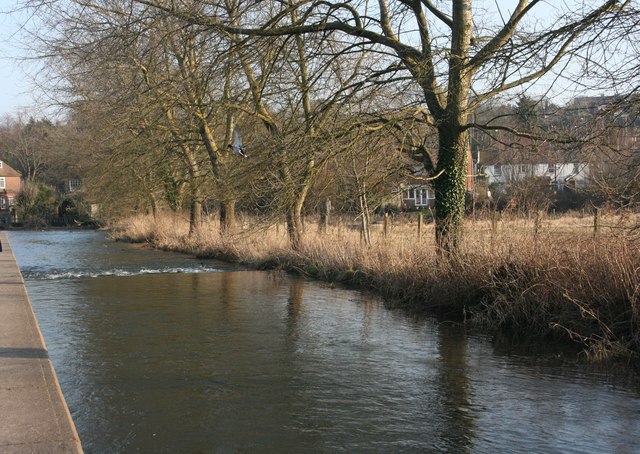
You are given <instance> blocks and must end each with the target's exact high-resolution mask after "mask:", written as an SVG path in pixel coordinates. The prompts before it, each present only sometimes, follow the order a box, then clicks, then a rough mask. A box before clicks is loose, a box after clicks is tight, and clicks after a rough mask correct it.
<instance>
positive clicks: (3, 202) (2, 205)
mask: <svg viewBox="0 0 640 454" xmlns="http://www.w3.org/2000/svg"><path fill="white" fill-rule="evenodd" d="M6 209H7V198H6V197H0V210H6Z"/></svg>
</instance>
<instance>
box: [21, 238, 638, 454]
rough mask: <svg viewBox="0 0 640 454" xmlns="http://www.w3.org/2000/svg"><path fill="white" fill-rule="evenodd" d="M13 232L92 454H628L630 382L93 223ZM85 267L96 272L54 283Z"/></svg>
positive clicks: (632, 425) (634, 426)
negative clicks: (113, 233) (110, 233)
mask: <svg viewBox="0 0 640 454" xmlns="http://www.w3.org/2000/svg"><path fill="white" fill-rule="evenodd" d="M65 235H66V236H65ZM76 237H77V240H76ZM10 241H11V245H12V247H13V248H14V251H15V253H16V256H17V257H18V261H19V263H20V265H21V266H23V263H24V264H25V265H24V266H25V267H26V268H27V269H33V267H36V266H37V267H38V273H34V274H32V275H31V277H30V278H27V286H28V290H29V294H30V297H31V300H32V303H33V305H34V308H35V310H36V313H37V316H38V320H39V322H40V326H41V329H42V331H43V334H44V337H45V340H46V342H47V345H48V347H49V350H50V353H51V356H52V360H53V363H54V366H55V368H56V372H57V374H58V377H59V379H60V382H61V386H62V388H63V391H64V393H65V397H66V399H67V403H68V404H69V407H70V409H71V411H72V414H73V417H74V420H75V422H76V425H77V428H78V432H79V434H80V437H81V439H82V442H83V446H84V447H85V450H86V452H88V453H92V452H95V453H105V452H127V453H128V452H154V453H155V452H170V453H197V452H203V453H204V452H206V453H209V452H225V453H226V452H277V453H279V452H301V451H310V452H336V451H337V452H433V451H436V452H437V451H440V452H530V451H533V452H594V453H596V452H634V451H636V450H637V449H638V445H637V442H636V433H638V430H639V429H640V399H639V395H638V390H637V389H635V388H629V387H627V388H619V389H618V388H615V387H613V386H611V385H610V384H609V383H608V382H607V380H606V378H605V377H601V376H598V375H597V374H596V373H594V372H592V371H589V370H588V369H583V368H578V367H577V366H570V365H569V366H568V365H566V364H561V363H558V361H557V360H552V361H549V360H546V359H540V358H532V357H524V356H509V355H496V354H494V351H493V347H492V345H491V344H490V343H489V342H488V341H487V340H486V339H485V338H482V337H478V336H469V335H467V334H465V333H464V331H462V330H461V329H460V328H458V327H456V326H452V325H448V324H436V323H433V322H431V321H429V320H425V319H415V318H411V317H407V316H406V315H403V314H402V313H399V312H395V311H389V310H386V309H385V308H384V307H383V305H382V304H381V303H380V301H378V300H377V299H376V298H375V297H373V296H371V295H368V294H364V293H360V292H356V291H351V290H344V289H337V288H331V287H330V286H327V285H323V284H318V283H312V282H307V281H304V280H302V279H299V278H295V277H291V276H287V275H285V274H283V273H268V272H256V271H239V270H235V271H234V270H231V269H230V267H229V266H226V265H223V264H219V263H214V262H211V263H208V264H206V265H205V266H207V267H210V268H211V269H216V270H225V269H226V271H223V272H202V266H203V265H202V264H200V263H197V262H196V261H193V260H192V259H190V258H188V257H184V256H179V255H173V254H166V253H161V252H157V251H149V250H144V249H140V248H139V247H135V246H131V245H121V244H117V245H116V244H115V243H108V242H106V243H105V241H104V239H103V238H102V237H101V236H100V235H99V234H87V233H67V232H65V234H62V233H15V234H14V233H12V234H11V236H10ZM33 244H38V245H39V246H38V249H37V251H34V249H33ZM78 245H82V246H81V247H80V246H78ZM40 248H43V249H45V251H42V250H41V249H40ZM47 250H48V251H49V252H48V253H47V252H46V251H47ZM105 251H106V252H105ZM109 251H111V252H113V253H110V252H109ZM51 255H55V256H56V257H57V258H56V259H55V260H53V259H50V258H48V257H50V256H51ZM34 256H35V257H36V258H35V259H34ZM116 256H117V257H116ZM89 257H93V261H92V259H90V258H89ZM36 262H37V263H36ZM79 262H80V263H84V265H83V266H85V267H91V269H92V270H94V271H96V273H94V274H95V275H96V276H97V277H89V275H86V274H85V275H74V276H73V277H68V278H65V279H57V280H50V279H47V272H48V270H49V269H51V270H52V272H55V273H58V274H60V273H64V272H65V269H67V268H68V269H78V268H82V266H79V264H78V263H79ZM89 262H90V263H89ZM132 264H134V265H132ZM151 268H154V269H166V270H167V272H166V273H158V274H144V272H142V271H141V270H143V269H151ZM176 268H180V269H185V270H194V271H193V272H180V273H178V272H171V271H170V270H171V269H176ZM101 269H128V270H132V271H131V273H129V274H128V275H125V276H119V275H105V274H104V273H100V270H101ZM136 270H138V271H140V272H136Z"/></svg>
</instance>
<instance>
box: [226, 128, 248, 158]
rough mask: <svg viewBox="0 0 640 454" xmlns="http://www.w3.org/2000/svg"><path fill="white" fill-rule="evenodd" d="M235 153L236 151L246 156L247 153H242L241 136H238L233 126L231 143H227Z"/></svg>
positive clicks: (236, 129)
mask: <svg viewBox="0 0 640 454" xmlns="http://www.w3.org/2000/svg"><path fill="white" fill-rule="evenodd" d="M228 147H229V148H231V150H232V151H233V152H235V153H238V154H239V155H240V156H242V157H244V158H246V157H247V155H246V154H245V153H244V146H242V137H240V133H239V132H238V128H233V144H229V146H228Z"/></svg>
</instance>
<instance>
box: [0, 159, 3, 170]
mask: <svg viewBox="0 0 640 454" xmlns="http://www.w3.org/2000/svg"><path fill="white" fill-rule="evenodd" d="M2 165H3V164H2V161H0V169H2Z"/></svg>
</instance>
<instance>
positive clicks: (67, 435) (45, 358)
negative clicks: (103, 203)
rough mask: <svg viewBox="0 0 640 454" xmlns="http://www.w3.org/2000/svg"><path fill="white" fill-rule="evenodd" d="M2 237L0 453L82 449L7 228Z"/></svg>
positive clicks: (44, 453) (78, 450) (0, 265)
mask: <svg viewBox="0 0 640 454" xmlns="http://www.w3.org/2000/svg"><path fill="white" fill-rule="evenodd" d="M0 242H1V243H2V252H0V454H5V453H6V454H14V453H15V454H17V453H43V454H58V453H81V452H82V448H81V446H80V440H79V438H78V434H77V433H76V429H75V426H74V425H73V421H72V420H71V415H70V414H69V409H68V408H67V404H66V403H65V401H64V397H63V396H62V391H61V390H60V385H59V384H58V379H57V378H56V374H55V372H54V370H53V367H52V365H51V361H50V360H49V354H48V353H47V348H46V346H45V343H44V340H43V339H42V334H41V333H40V328H39V327H38V322H37V321H36V317H35V315H34V314H33V310H32V308H31V303H30V302H29V297H28V296H27V291H26V289H25V286H24V281H23V280H22V275H21V274H20V270H19V269H18V265H17V264H16V259H15V257H14V255H13V252H12V251H11V247H10V245H9V241H8V240H7V234H6V233H5V232H0Z"/></svg>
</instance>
